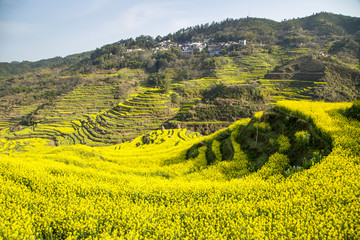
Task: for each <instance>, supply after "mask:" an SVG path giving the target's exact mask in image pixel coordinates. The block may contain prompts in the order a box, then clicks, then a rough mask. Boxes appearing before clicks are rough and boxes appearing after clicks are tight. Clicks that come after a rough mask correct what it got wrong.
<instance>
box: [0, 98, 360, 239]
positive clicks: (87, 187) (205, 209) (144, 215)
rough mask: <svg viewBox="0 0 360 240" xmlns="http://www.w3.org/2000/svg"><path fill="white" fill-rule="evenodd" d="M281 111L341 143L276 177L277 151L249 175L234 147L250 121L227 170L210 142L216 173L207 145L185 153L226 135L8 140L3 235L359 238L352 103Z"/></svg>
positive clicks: (2, 163)
mask: <svg viewBox="0 0 360 240" xmlns="http://www.w3.org/2000/svg"><path fill="white" fill-rule="evenodd" d="M278 106H279V107H280V108H282V109H283V110H285V111H288V112H291V113H292V114H297V115H299V116H302V117H304V118H307V119H308V120H311V121H312V122H313V123H314V125H315V126H316V127H317V128H318V130H319V134H323V135H324V137H329V138H330V139H331V141H332V145H333V150H332V152H331V153H330V154H329V155H328V156H326V157H324V158H323V159H322V160H321V161H320V162H319V163H316V164H315V165H313V166H312V167H311V168H310V169H308V170H304V171H302V172H297V173H295V174H294V175H292V176H291V177H289V178H284V177H283V176H282V175H281V174H277V173H278V171H280V170H281V169H283V168H285V167H286V166H287V164H288V161H289V159H287V157H286V156H285V155H283V154H280V153H276V154H274V155H273V156H272V157H270V160H269V162H268V163H267V164H265V165H264V167H263V168H262V169H260V170H259V171H258V172H255V173H252V174H249V172H248V170H247V168H246V165H247V161H248V160H247V157H246V154H245V153H244V152H243V151H242V150H241V148H240V147H241V146H239V144H238V143H236V142H235V140H234V137H235V134H236V131H238V130H239V129H240V127H241V126H243V125H245V124H247V123H248V122H249V119H247V120H241V121H239V122H236V123H235V124H234V125H232V126H231V127H230V128H229V129H230V130H231V132H232V135H231V141H232V142H233V146H234V148H235V154H234V160H233V161H230V162H226V161H224V162H221V161H220V160H221V152H220V151H219V147H220V142H219V141H217V140H214V141H213V143H212V146H211V148H212V151H213V152H214V154H215V156H216V158H215V162H214V163H213V164H212V165H207V164H206V157H205V155H206V147H205V146H203V147H200V148H199V155H198V156H197V157H196V158H193V159H188V160H187V159H186V151H187V149H189V148H190V147H191V146H193V145H194V144H195V143H200V142H206V140H208V139H211V138H212V137H213V136H215V135H216V134H219V133H215V134H214V135H210V136H206V137H200V136H198V135H191V134H188V133H187V132H186V130H183V129H177V130H163V131H161V130H159V131H155V132H152V133H151V134H149V140H150V143H149V144H144V142H143V141H142V137H139V138H137V139H135V140H133V141H132V142H129V143H123V144H119V145H115V146H108V147H88V146H84V145H74V146H58V147H52V146H48V145H46V143H45V142H43V140H38V139H28V140H26V141H25V142H18V143H16V141H6V140H5V139H1V145H0V239H359V238H360V228H359V226H360V181H359V176H360V166H359V164H360V123H359V122H358V121H356V120H353V119H347V118H346V117H344V116H343V115H341V111H342V110H344V109H346V108H348V107H350V106H351V104H349V103H324V102H306V101H301V102H296V101H281V102H279V103H278ZM260 116H261V114H259V115H258V117H260ZM16 145H19V146H22V147H21V150H22V151H13V150H12V149H13V148H12V146H16ZM290 160H291V159H290ZM279 169H280V170H279ZM229 176H230V177H229ZM229 179H230V180H229Z"/></svg>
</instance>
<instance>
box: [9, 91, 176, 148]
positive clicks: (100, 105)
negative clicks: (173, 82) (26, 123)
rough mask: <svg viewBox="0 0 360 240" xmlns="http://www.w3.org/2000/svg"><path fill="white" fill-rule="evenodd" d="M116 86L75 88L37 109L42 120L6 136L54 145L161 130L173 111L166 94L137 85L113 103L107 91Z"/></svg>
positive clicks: (111, 139)
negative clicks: (38, 139)
mask: <svg viewBox="0 0 360 240" xmlns="http://www.w3.org/2000/svg"><path fill="white" fill-rule="evenodd" d="M116 87H117V86H112V87H109V86H84V87H81V88H79V89H76V90H74V91H72V92H71V93H69V94H68V95H66V96H63V97H62V99H60V100H58V101H56V102H55V103H54V104H53V106H52V107H49V108H44V109H42V110H40V111H39V116H43V119H42V122H44V123H38V124H36V125H34V126H32V127H25V128H22V129H20V130H19V131H16V132H14V133H9V134H8V135H7V137H8V138H9V139H13V140H18V139H27V138H44V139H49V140H52V141H53V142H54V144H66V145H68V144H86V145H90V146H103V145H107V144H116V143H119V142H124V141H128V140H131V139H134V138H135V137H137V136H139V135H141V134H143V133H145V132H148V131H150V130H155V129H161V127H162V125H163V123H164V122H165V121H166V120H168V119H169V118H171V117H172V116H173V115H174V114H175V113H176V111H172V109H171V104H170V96H169V95H166V94H162V93H160V92H159V90H158V89H154V88H144V87H139V88H138V90H136V91H135V92H133V93H132V94H131V96H130V98H128V99H126V100H125V101H123V102H120V103H117V104H115V100H114V99H113V98H112V94H111V93H112V91H113V89H114V88H116ZM112 105H115V106H112ZM111 106H112V107H111Z"/></svg>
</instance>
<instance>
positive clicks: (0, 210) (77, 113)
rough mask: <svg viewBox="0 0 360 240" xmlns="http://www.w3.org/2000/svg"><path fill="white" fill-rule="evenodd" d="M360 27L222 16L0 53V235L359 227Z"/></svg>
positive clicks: (221, 234)
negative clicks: (164, 30)
mask: <svg viewBox="0 0 360 240" xmlns="http://www.w3.org/2000/svg"><path fill="white" fill-rule="evenodd" d="M359 33H360V19H359V18H354V17H347V16H342V15H335V14H331V13H319V14H314V15H313V16H309V17H305V18H299V19H292V20H286V21H283V22H275V21H272V20H267V19H255V18H244V19H238V20H234V19H226V20H224V21H222V22H220V23H212V24H205V25H200V26H194V27H189V28H187V29H181V30H179V31H178V32H176V33H172V34H169V35H167V36H163V37H160V36H159V37H157V38H156V39H153V38H152V37H150V36H139V37H137V38H135V39H126V40H120V41H118V42H116V43H113V44H109V45H106V46H103V47H101V48H98V49H96V50H94V51H90V52H87V53H82V54H76V55H71V56H68V57H65V58H60V57H57V58H53V59H47V60H41V61H38V62H22V63H0V239H176V238H178V239H238V238H240V239H303V238H306V239H313V238H321V239H323V238H325V239H358V238H360V235H359V231H358V226H359V225H360V221H359V219H360V214H359V210H358V209H360V199H359V196H360V191H359V190H360V185H359V184H360V182H359V181H358V176H359V174H360V168H359V163H360V155H359V153H360V122H359V118H360V117H359V109H360V108H359V106H360V104H359V101H360V100H359V96H360V35H359ZM245 40H246V41H245Z"/></svg>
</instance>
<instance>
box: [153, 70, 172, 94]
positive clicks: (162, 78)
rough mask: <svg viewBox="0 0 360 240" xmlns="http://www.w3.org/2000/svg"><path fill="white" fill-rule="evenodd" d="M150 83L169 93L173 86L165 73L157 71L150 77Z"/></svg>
mask: <svg viewBox="0 0 360 240" xmlns="http://www.w3.org/2000/svg"><path fill="white" fill-rule="evenodd" d="M148 83H149V84H151V85H154V86H155V87H158V88H160V89H161V90H162V91H163V92H164V93H168V92H169V90H170V87H171V82H170V80H169V79H167V76H166V74H165V73H162V72H156V73H152V74H150V76H149V77H148Z"/></svg>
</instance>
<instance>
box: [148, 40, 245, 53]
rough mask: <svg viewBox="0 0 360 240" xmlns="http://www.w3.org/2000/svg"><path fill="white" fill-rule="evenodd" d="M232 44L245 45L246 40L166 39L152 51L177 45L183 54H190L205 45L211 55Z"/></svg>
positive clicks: (199, 50)
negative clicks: (184, 41) (176, 41)
mask: <svg viewBox="0 0 360 240" xmlns="http://www.w3.org/2000/svg"><path fill="white" fill-rule="evenodd" d="M233 45H239V46H246V40H240V41H239V42H226V43H225V42H220V43H210V39H205V40H204V41H203V42H189V43H184V44H179V43H175V42H171V41H170V40H166V41H162V42H160V43H159V46H158V47H156V48H154V49H153V51H154V53H156V52H157V51H159V50H169V49H171V48H173V47H179V48H180V49H181V51H182V53H183V54H184V55H187V56H191V55H193V54H194V53H199V52H201V51H202V50H203V49H205V48H206V47H207V50H208V52H209V54H210V55H211V56H219V55H220V54H221V50H223V49H227V48H229V47H231V46H233Z"/></svg>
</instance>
